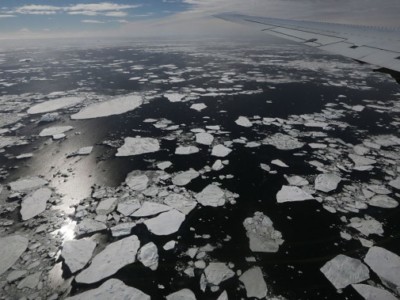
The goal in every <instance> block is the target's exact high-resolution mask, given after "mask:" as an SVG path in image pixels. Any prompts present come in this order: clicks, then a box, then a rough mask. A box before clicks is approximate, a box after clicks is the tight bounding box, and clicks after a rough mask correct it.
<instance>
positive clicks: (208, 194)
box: [195, 184, 226, 207]
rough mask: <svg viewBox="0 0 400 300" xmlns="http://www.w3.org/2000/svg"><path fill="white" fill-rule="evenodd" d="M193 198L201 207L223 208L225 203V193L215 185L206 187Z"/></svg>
mask: <svg viewBox="0 0 400 300" xmlns="http://www.w3.org/2000/svg"><path fill="white" fill-rule="evenodd" d="M195 198H196V200H197V201H198V202H199V203H200V204H201V205H204V206H214V207H217V206H223V205H224V204H225V201H226V197H225V192H224V191H223V190H222V189H221V188H220V187H219V186H217V185H215V184H209V185H208V186H206V187H205V188H204V189H203V190H202V191H201V192H200V193H198V194H196V196H195Z"/></svg>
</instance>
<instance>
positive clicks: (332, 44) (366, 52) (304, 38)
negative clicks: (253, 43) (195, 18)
mask: <svg viewBox="0 0 400 300" xmlns="http://www.w3.org/2000/svg"><path fill="white" fill-rule="evenodd" d="M216 17H218V18H220V19H224V20H227V21H232V22H237V23H247V24H252V25H255V26H258V27H259V28H260V29H261V30H262V31H265V32H266V33H268V34H272V35H274V36H278V37H281V38H285V39H289V40H292V41H296V42H300V43H303V44H306V45H308V46H312V47H316V48H319V49H322V50H327V51H330V52H332V53H336V54H341V55H343V56H346V57H350V58H352V59H355V60H358V61H362V62H365V63H369V64H372V65H376V66H378V67H381V68H385V69H388V70H392V71H395V72H400V29H399V28H397V29H388V28H379V27H369V26H358V25H344V24H334V23H323V22H311V21H297V20H284V19H275V18H264V17H254V16H246V15H240V14H228V13H226V14H220V15H217V16H216Z"/></svg>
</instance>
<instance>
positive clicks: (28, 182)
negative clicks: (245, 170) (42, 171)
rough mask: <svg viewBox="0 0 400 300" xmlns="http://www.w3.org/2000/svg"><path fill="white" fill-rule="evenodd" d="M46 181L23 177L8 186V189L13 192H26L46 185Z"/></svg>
mask: <svg viewBox="0 0 400 300" xmlns="http://www.w3.org/2000/svg"><path fill="white" fill-rule="evenodd" d="M46 184H47V181H46V180H44V179H42V178H39V177H25V178H21V179H18V180H17V181H13V182H11V183H10V184H9V186H10V188H11V190H12V191H14V192H26V191H29V190H35V189H38V188H41V187H42V186H44V185H46Z"/></svg>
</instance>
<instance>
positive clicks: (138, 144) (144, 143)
mask: <svg viewBox="0 0 400 300" xmlns="http://www.w3.org/2000/svg"><path fill="white" fill-rule="evenodd" d="M158 150H160V144H159V143H158V140H156V139H153V138H143V137H134V138H133V137H127V138H125V140H124V144H123V145H122V147H120V148H118V151H117V154H115V156H131V155H140V154H146V153H152V152H157V151H158Z"/></svg>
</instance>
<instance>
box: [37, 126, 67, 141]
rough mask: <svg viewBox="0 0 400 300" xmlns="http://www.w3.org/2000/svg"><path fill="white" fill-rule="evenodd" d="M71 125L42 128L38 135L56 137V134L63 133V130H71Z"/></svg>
mask: <svg viewBox="0 0 400 300" xmlns="http://www.w3.org/2000/svg"><path fill="white" fill-rule="evenodd" d="M72 129H73V127H72V126H55V127H49V128H45V129H43V130H42V131H41V132H40V133H39V136H42V137H44V136H52V137H53V138H54V139H57V136H58V135H60V134H64V132H67V131H70V130H72Z"/></svg>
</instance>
